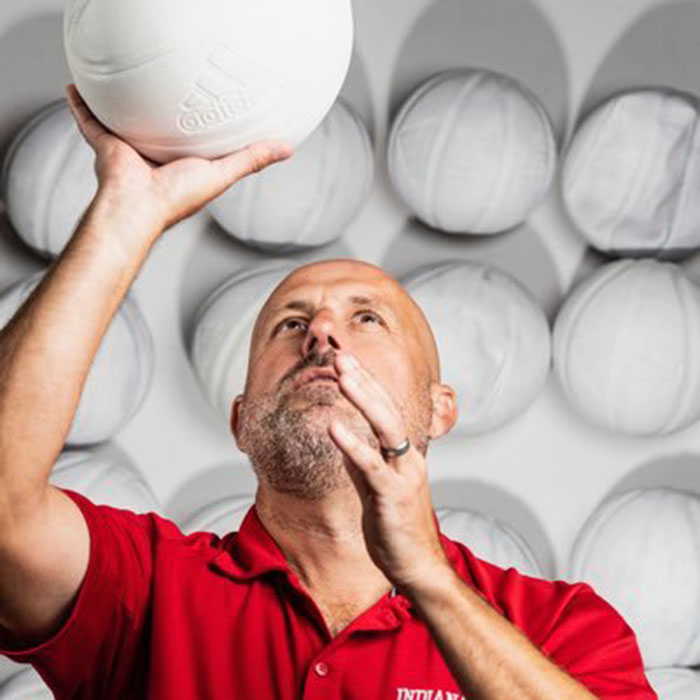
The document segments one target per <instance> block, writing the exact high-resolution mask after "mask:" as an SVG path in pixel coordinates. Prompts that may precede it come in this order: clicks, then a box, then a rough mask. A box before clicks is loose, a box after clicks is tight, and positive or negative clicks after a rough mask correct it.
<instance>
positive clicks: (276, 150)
mask: <svg viewBox="0 0 700 700" xmlns="http://www.w3.org/2000/svg"><path fill="white" fill-rule="evenodd" d="M270 153H271V154H272V157H273V158H276V159H277V160H280V159H284V158H289V156H290V155H291V149H290V148H289V147H288V146H283V145H282V144H277V145H275V146H271V147H270Z"/></svg>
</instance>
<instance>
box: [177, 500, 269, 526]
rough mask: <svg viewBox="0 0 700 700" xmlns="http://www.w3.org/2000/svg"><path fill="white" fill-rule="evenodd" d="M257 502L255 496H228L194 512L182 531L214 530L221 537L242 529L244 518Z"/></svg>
mask: <svg viewBox="0 0 700 700" xmlns="http://www.w3.org/2000/svg"><path fill="white" fill-rule="evenodd" d="M253 503H255V496H254V495H253V494H250V495H239V496H227V497H226V498H222V499H220V500H218V501H215V502H214V503H210V504H209V505H207V506H205V507H204V508H202V509H201V510H199V511H197V512H196V513H194V514H193V515H192V516H191V517H190V518H188V519H187V521H186V522H185V523H184V524H183V526H182V532H183V533H184V534H186V535H190V534H192V533H193V532H213V533H215V534H217V535H219V537H223V536H224V535H227V534H228V533H229V532H235V531H237V530H239V529H240V527H241V523H242V522H243V518H245V516H246V513H247V512H248V511H249V510H250V507H251V506H252V505H253Z"/></svg>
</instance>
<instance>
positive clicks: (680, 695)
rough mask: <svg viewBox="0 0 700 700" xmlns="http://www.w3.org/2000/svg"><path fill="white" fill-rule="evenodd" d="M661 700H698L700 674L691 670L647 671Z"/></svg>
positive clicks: (660, 669) (651, 683)
mask: <svg viewBox="0 0 700 700" xmlns="http://www.w3.org/2000/svg"><path fill="white" fill-rule="evenodd" d="M645 675H646V677H647V680H648V681H649V684H650V685H651V687H652V688H653V689H654V690H655V691H656V694H657V695H658V697H659V700H698V698H700V673H698V672H697V671H693V670H691V669H689V668H653V669H648V670H646V671H645Z"/></svg>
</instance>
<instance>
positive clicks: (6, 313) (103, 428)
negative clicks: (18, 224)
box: [0, 273, 154, 445]
mask: <svg viewBox="0 0 700 700" xmlns="http://www.w3.org/2000/svg"><path fill="white" fill-rule="evenodd" d="M43 274H44V273H39V274H36V275H32V276H31V277H29V278H28V279H26V280H23V281H21V282H19V283H17V284H15V285H13V286H12V287H10V288H9V289H7V290H6V291H4V292H3V293H2V295H0V328H2V327H4V326H5V325H6V324H7V323H9V321H10V320H11V319H12V317H13V316H14V315H15V313H16V312H17V310H18V309H19V308H20V306H22V304H23V303H24V301H25V300H26V299H27V298H28V297H29V295H30V294H31V293H32V292H33V291H34V289H35V287H36V286H37V285H38V284H39V282H40V280H41V277H42V276H43ZM153 365H154V348H153V341H152V339H151V334H150V331H149V329H148V326H147V325H146V321H145V319H144V318H143V315H142V314H141V311H140V310H139V308H138V306H137V305H136V303H135V302H134V301H133V300H131V299H130V298H129V297H127V298H126V299H125V300H124V302H123V303H122V305H121V307H120V308H119V310H118V311H117V313H116V315H115V317H114V319H113V321H112V323H111V324H110V326H109V328H108V330H107V333H106V334H105V337H104V339H103V340H102V343H101V344H100V347H99V349H98V351H97V354H96V356H95V359H94V360H93V363H92V365H91V367H90V371H89V373H88V376H87V379H86V380H85V385H84V387H83V392H82V394H81V398H80V403H79V404H78V409H77V412H76V414H75V417H74V419H73V423H72V425H71V428H70V432H69V434H68V438H67V440H66V443H67V444H68V445H87V444H92V443H97V442H102V441H103V440H107V439H108V438H110V437H112V436H113V435H114V434H116V433H117V432H118V431H119V430H121V429H122V428H123V427H124V426H125V425H126V424H127V423H128V422H129V421H130V420H131V419H132V418H133V417H134V415H135V414H136V412H137V411H138V410H139V408H140V407H141V404H142V402H143V400H144V399H145V397H146V394H147V393H148V389H149V388H150V385H151V379H152V375H153ZM47 401H50V396H49V395H48V394H47Z"/></svg>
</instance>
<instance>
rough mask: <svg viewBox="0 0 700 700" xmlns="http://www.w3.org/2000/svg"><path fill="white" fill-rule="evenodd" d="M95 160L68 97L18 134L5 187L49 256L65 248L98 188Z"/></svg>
mask: <svg viewBox="0 0 700 700" xmlns="http://www.w3.org/2000/svg"><path fill="white" fill-rule="evenodd" d="M94 162H95V152H94V151H93V150H92V148H90V146H88V144H87V143H86V141H85V139H84V138H83V137H82V135H81V134H80V132H79V131H78V127H77V125H76V123H75V119H74V118H73V115H72V114H71V113H70V110H69V109H68V105H67V103H66V101H65V100H61V101H60V102H56V103H54V104H51V105H49V106H48V107H45V108H44V109H42V110H41V111H40V112H39V113H38V114H37V115H36V116H35V117H34V118H33V119H32V120H31V121H30V122H29V123H28V124H27V125H26V126H25V127H24V129H22V131H21V132H20V133H19V134H18V135H17V136H16V137H15V139H14V140H13V141H12V143H11V144H10V147H9V149H8V151H7V155H6V156H5V161H4V164H3V173H2V180H1V183H2V184H1V190H2V198H3V200H4V201H5V204H6V208H7V215H8V217H9V219H10V222H11V223H12V226H13V227H14V229H15V230H16V231H17V233H18V234H19V236H20V237H21V238H22V239H23V240H24V241H25V243H27V245H29V246H31V247H32V248H34V249H35V250H38V251H39V252H41V253H43V254H45V255H50V256H55V255H58V253H60V252H61V251H62V250H63V248H64V247H65V245H66V243H67V242H68V240H69V239H70V237H71V235H72V234H73V232H74V231H75V229H76V226H77V224H78V222H79V221H80V219H81V218H82V216H83V214H84V213H85V210H86V209H87V208H88V205H89V204H90V202H91V200H92V198H93V197H94V196H95V193H96V192H97V176H96V175H95V169H94Z"/></svg>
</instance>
